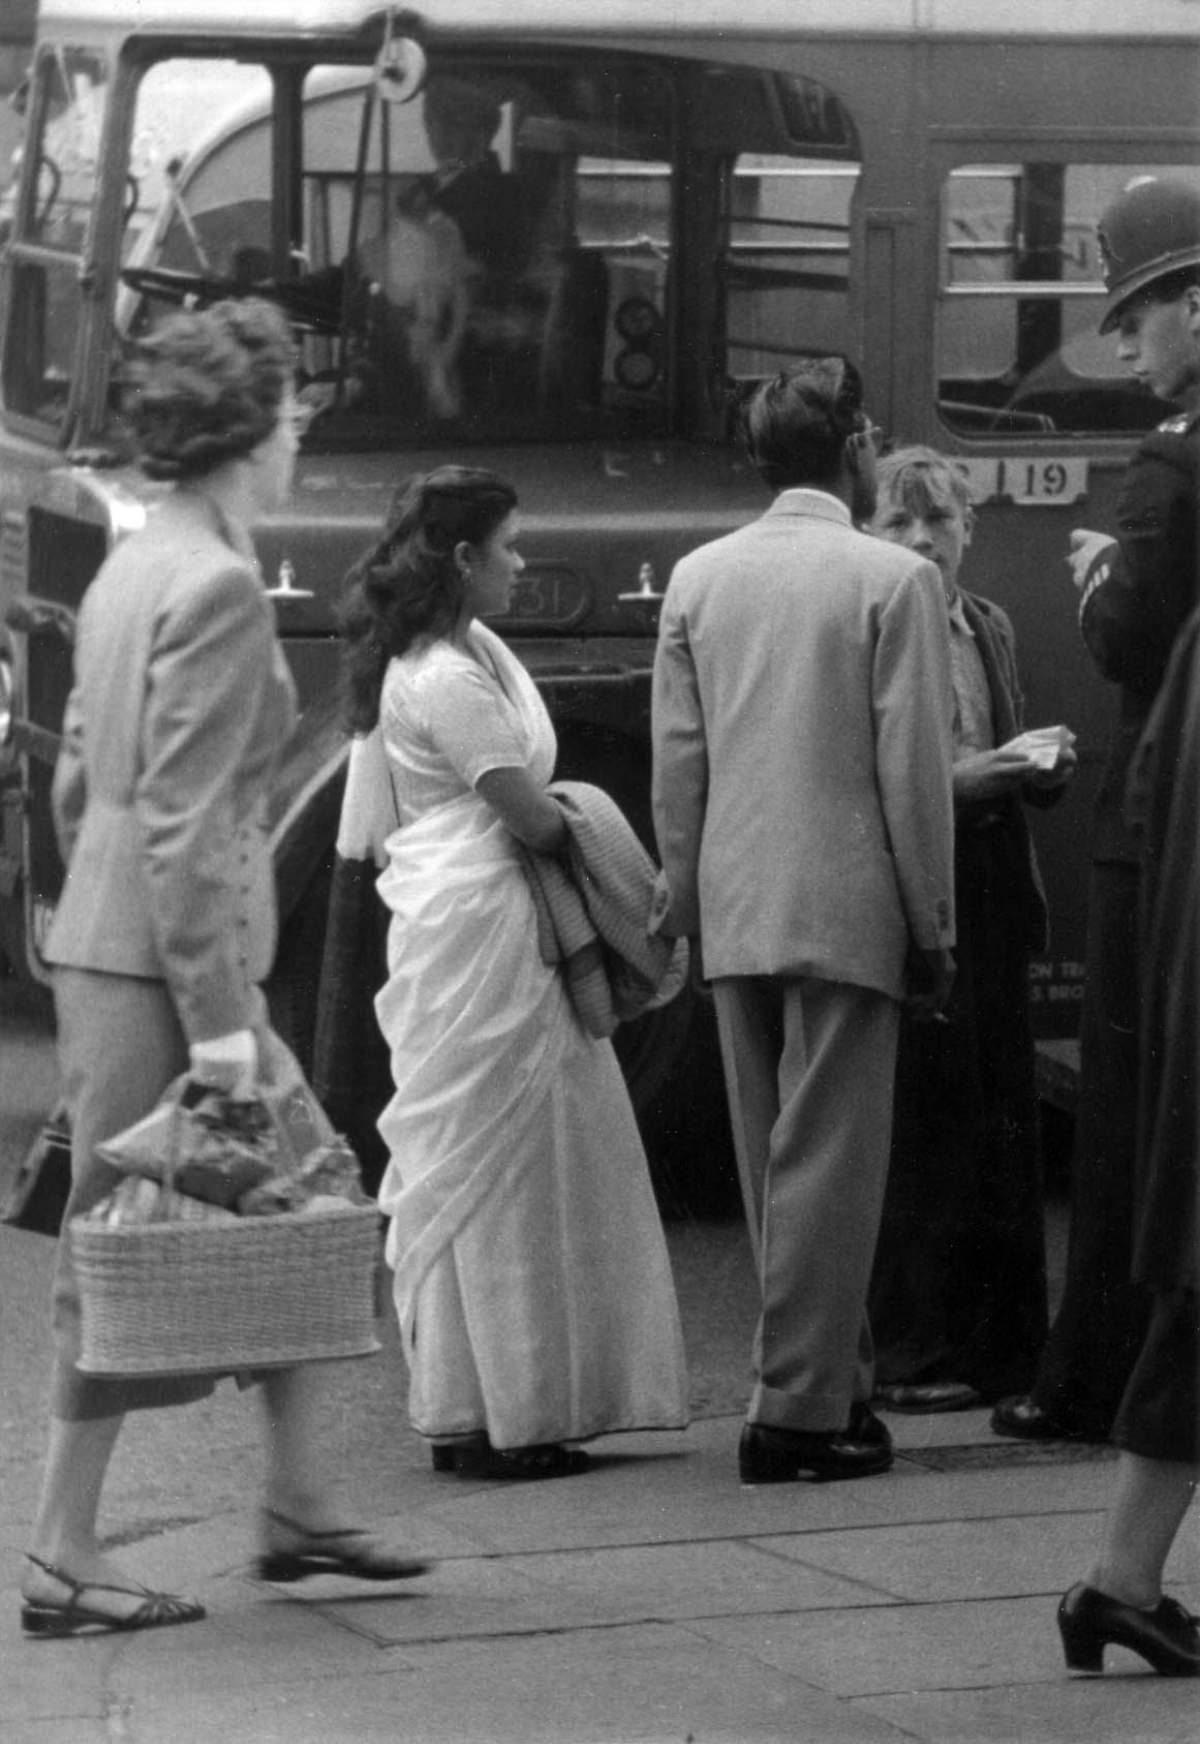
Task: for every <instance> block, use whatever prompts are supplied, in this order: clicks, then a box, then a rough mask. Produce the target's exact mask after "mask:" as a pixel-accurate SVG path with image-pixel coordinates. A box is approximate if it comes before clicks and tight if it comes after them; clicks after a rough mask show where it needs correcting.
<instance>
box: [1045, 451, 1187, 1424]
mask: <svg viewBox="0 0 1200 1744" xmlns="http://www.w3.org/2000/svg"><path fill="white" fill-rule="evenodd" d="M1198 469H1200V420H1198V419H1197V418H1195V417H1193V418H1192V419H1190V420H1189V419H1188V418H1186V417H1178V418H1171V419H1168V420H1167V422H1166V423H1165V424H1161V425H1160V426H1159V427H1158V429H1157V430H1155V431H1153V432H1152V433H1151V434H1150V435H1149V436H1147V437H1146V438H1145V439H1144V441H1143V442H1142V443H1141V445H1140V447H1139V448H1138V450H1137V453H1136V454H1135V455H1134V457H1133V460H1132V461H1131V463H1130V465H1129V469H1128V471H1127V473H1126V475H1125V480H1124V483H1123V486H1122V489H1121V495H1120V499H1119V502H1118V505H1117V543H1116V544H1115V545H1113V546H1109V547H1107V548H1106V549H1105V550H1104V551H1102V552H1101V553H1100V555H1099V556H1098V557H1097V558H1096V560H1095V562H1094V563H1093V566H1092V571H1091V573H1090V575H1089V576H1088V578H1087V581H1086V583H1085V586H1084V591H1083V597H1082V601H1081V604H1080V612H1079V622H1080V629H1081V631H1082V634H1083V639H1084V642H1085V643H1086V645H1087V648H1088V651H1089V653H1090V654H1091V656H1092V659H1093V660H1094V661H1095V663H1096V666H1097V668H1098V669H1099V671H1100V672H1101V674H1102V675H1103V676H1104V677H1105V678H1107V679H1109V680H1110V681H1111V682H1113V683H1115V684H1118V685H1120V687H1121V688H1120V702H1119V713H1118V718H1117V725H1116V730H1115V732H1114V735H1113V739H1112V743H1111V746H1110V749H1109V756H1108V761H1107V764H1106V766H1105V770H1104V774H1103V777H1102V780H1101V785H1100V792H1099V795H1098V797H1097V802H1096V819H1095V837H1094V841H1093V846H1092V860H1093V865H1092V879H1091V888H1090V892H1089V906H1088V938H1087V993H1086V998H1085V1002H1084V1009H1083V1031H1082V1037H1081V1043H1082V1057H1081V1072H1080V1083H1079V1103H1078V1113H1077V1117H1076V1138H1075V1156H1074V1171H1073V1187H1072V1201H1071V1228H1070V1242H1069V1247H1068V1253H1067V1277H1066V1289H1065V1293H1064V1296H1063V1300H1062V1305H1061V1307H1060V1309H1059V1312H1058V1316H1057V1318H1056V1320H1055V1322H1054V1326H1053V1329H1052V1331H1051V1333H1050V1338H1049V1342H1048V1343H1047V1345H1046V1349H1045V1351H1044V1352H1043V1355H1042V1360H1041V1363H1040V1365H1039V1369H1038V1377H1037V1380H1036V1382H1035V1384H1034V1387H1033V1392H1032V1399H1033V1403H1034V1404H1035V1406H1037V1407H1038V1409H1039V1410H1041V1411H1042V1412H1044V1413H1045V1414H1046V1416H1047V1417H1048V1418H1049V1419H1051V1420H1052V1422H1053V1424H1054V1425H1055V1426H1056V1427H1057V1428H1058V1429H1059V1430H1061V1431H1065V1432H1067V1433H1069V1434H1073V1435H1078V1436H1080V1437H1083V1438H1085V1439H1094V1440H1106V1439H1107V1438H1108V1435H1109V1432H1110V1430H1111V1427H1112V1422H1113V1417H1114V1415H1115V1413H1116V1408H1117V1405H1118V1404H1119V1402H1120V1399H1121V1395H1122V1393H1123V1391H1124V1389H1125V1383H1126V1381H1127V1380H1128V1378H1129V1374H1130V1370H1131V1369H1132V1366H1133V1363H1134V1359H1135V1358H1136V1356H1137V1353H1138V1351H1139V1349H1140V1347H1141V1343H1142V1339H1143V1337H1144V1334H1145V1330H1146V1322H1147V1314H1148V1303H1147V1301H1146V1300H1145V1298H1144V1295H1143V1292H1142V1291H1141V1290H1140V1289H1139V1288H1138V1287H1137V1286H1136V1285H1134V1284H1132V1283H1131V1282H1130V1264H1131V1253H1132V1242H1133V1224H1134V1155H1135V1149H1136V1118H1137V1095H1138V1069H1137V1054H1138V1041H1137V1030H1138V1012H1139V999H1138V978H1137V977H1138V971H1137V951H1136V937H1137V915H1138V842H1137V839H1136V837H1135V835H1134V834H1133V832H1132V830H1131V829H1130V827H1129V824H1128V822H1127V821H1126V817H1125V789H1126V781H1127V777H1128V772H1129V767H1130V762H1131V759H1132V757H1133V753H1134V751H1135V749H1136V747H1137V744H1138V741H1139V739H1140V737H1141V734H1142V730H1143V728H1144V727H1145V724H1146V719H1147V716H1148V715H1149V713H1150V710H1151V707H1152V706H1153V703H1154V699H1155V696H1156V694H1157V692H1158V689H1159V686H1160V685H1161V683H1162V679H1163V674H1164V673H1165V671H1166V668H1167V662H1168V660H1169V659H1170V656H1171V650H1172V647H1173V646H1174V643H1175V640H1176V637H1177V636H1178V634H1179V631H1180V629H1181V627H1182V625H1183V624H1184V622H1185V621H1186V619H1187V618H1188V616H1189V615H1190V613H1191V611H1192V608H1193V606H1194V605H1195V604H1196V603H1197V545H1196V505H1197V485H1196V481H1197V473H1198Z"/></svg>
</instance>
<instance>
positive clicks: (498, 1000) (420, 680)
mask: <svg viewBox="0 0 1200 1744" xmlns="http://www.w3.org/2000/svg"><path fill="white" fill-rule="evenodd" d="M381 729H382V744H383V748H384V751H385V754H386V759H387V764H388V769H389V772H390V776H391V780H392V783H393V788H394V794H395V798H396V802H397V806H398V810H399V815H400V818H401V824H400V827H399V828H398V829H396V830H394V831H393V832H392V833H391V834H390V835H389V836H388V838H387V841H386V851H387V860H388V863H387V866H386V869H385V870H384V872H383V874H382V876H381V877H380V879H379V885H378V888H379V892H380V895H381V896H382V897H383V900H384V902H385V903H386V904H387V907H388V908H389V910H390V912H391V922H390V927H389V934H388V980H387V983H386V985H385V986H384V987H383V989H382V990H381V992H380V993H379V995H378V998H377V1000H376V1012H377V1015H378V1018H379V1022H380V1026H381V1028H382V1031H383V1033H384V1036H385V1038H386V1039H387V1042H388V1045H389V1048H390V1050H391V1061H392V1072H393V1079H394V1083H395V1094H394V1096H393V1097H392V1100H391V1102H390V1103H389V1104H388V1106H387V1108H386V1109H385V1111H384V1113H383V1115H382V1116H381V1118H380V1122H379V1130H380V1132H381V1134H382V1136H383V1138H384V1140H385V1142H386V1144H387V1146H388V1151H389V1156H390V1162H389V1165H388V1168H387V1170H386V1172H385V1175H384V1178H383V1182H382V1185H381V1188H380V1194H379V1202H380V1205H381V1207H382V1209H383V1210H384V1211H385V1212H386V1213H387V1215H388V1216H389V1217H390V1219H391V1225H390V1229H389V1233H388V1243H387V1253H388V1259H389V1262H390V1263H391V1265H392V1267H393V1270H394V1273H395V1300H396V1308H397V1313H398V1316H399V1321H400V1326H401V1330H402V1335H403V1341H404V1348H405V1353H406V1356H407V1358H408V1361H409V1365H410V1370H411V1391H410V1412H411V1415H412V1419H413V1422H414V1424H415V1426H416V1427H417V1428H418V1429H419V1430H420V1431H422V1432H423V1433H424V1434H427V1435H431V1436H451V1435H456V1434H467V1433H471V1432H473V1431H478V1430H486V1432H487V1434H488V1435H489V1437H490V1439H491V1441H492V1443H493V1445H494V1446H497V1447H517V1446H525V1445H529V1444H532V1443H536V1442H544V1441H563V1440H572V1439H583V1438H586V1437H589V1436H593V1435H597V1434H601V1433H603V1432H605V1431H611V1430H619V1429H626V1428H634V1427H681V1426H682V1425H683V1424H684V1422H685V1421H686V1417H687V1407H686V1379H685V1372H684V1364H683V1354H682V1340H681V1336H680V1329H679V1320H678V1312H677V1308H676V1303H675V1295H674V1288H673V1284H672V1279H671V1272H670V1264H669V1260H668V1257H667V1252H666V1246H665V1242H664V1240H663V1234H662V1228H661V1224H660V1221H659V1217H658V1211H657V1207H656V1205H655V1202H654V1196H653V1192H652V1188H651V1185H650V1179H649V1173H648V1170H647V1166H646V1160H645V1156H644V1153H643V1151H642V1147H641V1141H640V1138H639V1135H638V1131H637V1126H636V1123H635V1121H634V1117H633V1112H632V1109H631V1107H630V1104H629V1098H628V1094H627V1091H626V1089H625V1084H624V1080H623V1078H622V1076H621V1072H620V1068H619V1066H618V1064H617V1061H616V1057H615V1055H614V1054H613V1052H612V1048H611V1046H610V1045H609V1044H608V1043H607V1042H605V1041H601V1040H597V1039H594V1038H592V1037H590V1036H588V1035H586V1034H585V1033H584V1031H583V1029H582V1028H581V1026H580V1024H579V1022H578V1020H577V1019H576V1017H575V1015H574V1013H573V1011H572V1009H571V1006H570V1003H569V1001H568V998H567V994H566V991H565V987H564V983H563V980H562V977H561V976H560V975H559V974H558V973H557V972H556V971H555V970H553V969H552V968H550V967H549V966H548V965H547V964H546V963H544V962H543V960H542V956H541V953H540V951H539V949H538V937H537V923H536V917H535V911H534V905H533V899H532V896H531V894H530V890H529V886H528V883H527V881H526V877H525V874H524V872H523V870H522V864H521V859H520V850H519V847H518V844H517V842H516V841H515V839H514V838H513V836H512V835H511V834H510V832H509V831H508V829H507V828H506V826H505V825H504V824H503V822H502V821H501V819H500V818H499V816H498V815H497V814H496V813H495V812H494V811H493V810H492V809H491V807H490V806H488V805H487V804H486V802H485V801H484V800H482V799H481V798H480V797H479V796H478V794H477V793H476V792H475V791H474V788H473V786H472V785H471V783H473V782H474V781H475V780H477V779H478V777H479V775H480V774H481V773H483V772H484V771H485V770H486V769H488V768H496V767H506V766H507V767H511V766H512V765H513V764H514V763H516V762H520V763H522V764H524V766H525V767H527V768H528V769H529V770H530V772H531V773H532V774H533V775H534V777H535V779H537V780H538V781H539V782H541V783H542V784H543V785H544V784H545V783H546V782H547V781H548V780H549V778H550V775H551V773H552V771H553V765H554V757H555V750H556V747H555V741H554V732H553V728H552V726H551V723H550V720H549V717H548V715H547V714H546V711H545V708H544V706H543V704H542V702H541V699H540V697H539V696H538V694H537V691H536V689H535V687H534V685H533V683H532V681H531V680H530V679H529V677H528V675H527V674H526V673H525V671H524V669H523V668H522V667H521V666H520V664H519V663H518V662H517V661H516V659H515V657H514V656H512V655H511V654H510V653H509V652H508V650H507V649H506V648H505V647H504V645H503V643H501V642H500V641H499V639H498V638H497V637H495V636H493V635H492V634H491V633H490V632H488V631H487V630H485V629H483V627H482V626H480V625H473V626H472V628H471V630H470V632H469V635H468V641H467V646H466V648H465V649H460V648H456V647H454V646H453V645H451V644H448V643H444V642H441V643H434V644H432V645H430V646H429V647H427V648H425V649H423V650H420V651H415V652H413V653H411V654H409V655H407V656H405V657H404V659H402V660H394V661H393V662H392V665H391V668H390V669H389V672H388V676H387V679H386V681H385V686H384V696H383V707H382V713H381Z"/></svg>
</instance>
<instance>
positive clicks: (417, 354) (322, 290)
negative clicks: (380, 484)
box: [118, 61, 674, 442]
mask: <svg viewBox="0 0 1200 1744" xmlns="http://www.w3.org/2000/svg"><path fill="white" fill-rule="evenodd" d="M191 70H192V69H191V67H190V64H189V63H182V62H179V61H173V62H164V63H161V64H159V65H157V66H155V67H153V68H151V69H150V70H149V71H148V72H147V74H146V76H145V78H144V79H143V81H142V87H141V92H140V97H139V114H144V115H146V116H147V117H149V116H151V115H154V114H156V113H158V112H159V111H160V110H161V109H162V107H163V98H164V94H165V93H167V92H168V91H170V90H171V89H173V88H176V87H177V86H178V85H179V83H180V80H181V78H182V80H183V82H184V83H186V82H187V80H188V79H189V78H190V77H191ZM255 70H257V71H259V72H260V76H262V75H261V70H260V69H255ZM247 71H248V69H246V68H245V67H242V68H240V69H239V73H240V75H241V85H242V91H241V96H240V102H239V104H238V106H237V107H234V108H232V109H231V110H230V111H229V112H228V113H227V118H226V119H225V121H224V122H222V123H220V124H219V125H218V126H217V127H216V128H215V129H213V128H210V131H209V134H208V137H207V139H205V140H204V141H203V142H201V143H200V144H199V145H198V146H197V147H196V148H195V149H194V150H193V151H192V153H191V155H190V156H187V157H185V158H184V159H183V160H182V161H177V162H176V163H174V164H173V165H170V166H167V167H168V168H169V169H170V172H171V173H170V174H169V175H168V176H166V178H165V183H164V185H165V194H166V197H165V198H164V199H163V201H162V203H161V206H160V210H159V213H158V216H157V219H156V221H155V222H154V223H153V224H152V225H151V226H150V227H149V228H148V229H144V230H143V231H141V233H140V234H139V236H138V238H137V240H136V242H135V244H134V246H133V249H132V252H130V253H128V254H127V256H126V271H125V273H124V278H125V283H126V291H125V293H124V299H123V302H122V304H121V305H120V306H119V308H118V325H119V326H120V327H121V328H122V330H123V331H124V332H125V333H126V334H127V335H128V334H131V333H136V332H137V331H138V330H139V329H140V327H141V326H142V325H144V324H145V323H146V322H147V321H148V320H150V319H153V318H154V317H155V316H156V314H157V313H159V312H160V309H159V308H156V307H155V305H156V303H160V301H161V299H162V298H163V297H166V298H168V299H170V300H176V301H177V300H180V299H181V298H183V297H186V296H196V297H200V298H202V299H205V298H210V297H211V296H213V295H216V294H219V292H220V291H221V290H222V289H225V290H227V291H232V292H233V293H234V294H244V293H245V292H247V291H248V290H252V289H254V288H255V287H256V286H257V287H264V288H265V290H266V293H267V294H272V295H276V296H278V297H279V299H280V300H281V301H282V302H283V303H284V305H285V307H286V308H287V309H288V311H289V313H290V314H291V315H292V316H293V318H294V319H295V320H296V322H297V325H298V327H299V329H300V332H301V344H302V353H303V383H304V392H305V397H306V399H307V400H308V401H309V402H310V404H311V405H313V406H314V407H316V408H317V409H318V411H319V412H320V414H321V424H322V429H323V432H324V434H325V435H327V436H330V437H335V436H337V435H339V434H340V435H342V436H344V437H346V438H349V439H359V440H370V441H372V442H375V441H379V440H381V439H385V438H386V437H387V436H389V435H391V436H394V437H399V438H403V437H404V436H405V435H407V434H412V435H420V436H423V437H424V436H428V435H429V433H430V432H431V430H433V431H436V432H437V433H438V434H439V435H440V436H443V437H449V436H461V437H463V438H464V439H470V438H474V437H479V436H487V437H488V438H490V439H492V440H496V439H503V438H505V437H513V438H516V439H519V438H524V437H530V436H537V435H541V434H543V433H546V432H549V431H553V430H555V429H558V428H562V427H563V426H564V425H567V424H569V426H570V428H571V430H572V431H573V432H574V433H578V432H579V430H580V428H581V425H582V427H584V428H587V427H588V425H589V424H590V425H593V426H595V427H597V428H603V429H607V430H611V429H617V430H625V431H630V432H634V431H636V432H653V431H654V430H655V429H656V428H658V427H660V426H661V424H662V422H663V419H664V417H665V408H666V403H667V370H666V367H665V357H666V346H665V344H664V329H665V324H666V320H667V313H666V312H667V309H668V305H669V294H668V285H669V277H670V270H671V258H672V235H673V201H674V180H673V174H672V167H671V166H672V154H673V120H672V94H671V87H670V84H669V82H668V81H667V80H666V79H664V78H663V77H661V76H660V75H659V74H658V73H657V72H656V71H654V70H653V69H647V68H644V67H639V68H629V69H625V70H618V71H613V70H612V69H611V68H609V69H606V70H604V71H603V72H601V71H599V70H593V69H589V68H586V67H583V68H581V67H579V66H573V67H569V68H568V67H554V66H547V65H546V64H544V63H542V64H531V65H529V66H528V67H520V66H517V67H514V66H513V64H512V63H511V62H509V61H506V62H505V64H504V65H503V66H502V67H501V66H497V65H488V64H486V63H483V62H480V63H470V64H464V63H461V62H456V63H454V65H453V67H452V68H451V69H448V70H444V71H442V70H437V69H435V70H433V71H432V72H431V73H430V76H429V77H428V80H427V81H426V83H425V86H424V88H423V90H422V91H421V93H420V95H419V96H417V97H416V98H415V99H414V100H413V101H411V102H407V103H403V104H394V103H392V104H389V103H386V102H384V101H381V100H380V99H379V97H378V95H377V91H376V81H375V80H374V78H373V76H372V72H371V70H370V69H369V68H351V67H346V66H323V67H316V68H312V69H310V70H309V71H308V72H307V74H306V76H305V78H304V80H303V86H302V91H301V101H300V103H299V107H298V114H299V117H300V125H299V130H298V132H299V138H298V150H299V164H298V165H297V166H296V170H297V174H296V178H295V179H296V183H297V185H298V187H299V190H300V192H299V202H298V212H297V214H296V217H297V220H298V223H297V231H298V233H297V234H294V235H293V236H291V237H289V238H286V239H285V241H286V254H285V257H284V258H282V259H281V258H280V247H279V240H278V238H277V237H274V236H273V216H274V215H273V207H272V188H273V186H275V185H276V184H275V183H273V181H272V150H273V146H274V144H275V141H276V140H277V139H278V137H279V136H278V133H277V132H275V131H273V129H272V126H271V107H270V103H269V101H268V100H267V99H266V98H265V97H260V98H258V99H256V98H255V96H254V94H253V92H251V94H250V97H249V100H248V101H247V98H246V74H247ZM209 113H210V115H211V109H210V111H209Z"/></svg>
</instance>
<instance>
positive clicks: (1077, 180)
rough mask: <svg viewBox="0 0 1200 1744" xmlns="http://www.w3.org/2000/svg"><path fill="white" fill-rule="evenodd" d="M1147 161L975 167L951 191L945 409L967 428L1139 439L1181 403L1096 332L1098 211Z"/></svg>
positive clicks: (942, 380)
mask: <svg viewBox="0 0 1200 1744" xmlns="http://www.w3.org/2000/svg"><path fill="white" fill-rule="evenodd" d="M1171 174H1175V175H1178V174H1179V168H1178V166H1175V167H1174V169H1172V168H1171V167H1169V166H1151V165H1148V164H1138V165H1131V164H1063V163H1034V162H1030V163H1020V164H1013V163H1007V164H974V165H970V166H966V167H964V168H962V169H957V170H955V171H954V172H953V173H952V175H951V176H950V178H949V180H948V182H947V183H946V186H945V189H944V193H943V229H942V254H943V271H942V288H941V295H940V311H939V323H938V402H939V410H940V413H941V416H942V418H943V420H944V421H945V423H946V424H947V425H949V427H950V428H951V429H952V430H955V431H957V432H959V433H960V434H962V435H968V436H970V435H976V436H979V435H983V436H988V437H996V438H1001V437H1003V438H1010V439H1018V440H1019V439H1025V440H1028V438H1029V437H1030V436H1036V435H1046V436H1054V435H1060V434H1061V435H1072V436H1079V435H1094V436H1099V435H1105V436H1109V435H1128V434H1134V433H1137V432H1139V431H1143V430H1147V429H1150V428H1152V427H1153V426H1154V425H1155V424H1157V423H1159V422H1161V420H1162V419H1163V418H1165V417H1167V416H1168V415H1169V413H1170V410H1171V408H1170V407H1168V406H1166V405H1164V404H1163V402H1162V401H1160V400H1157V399H1155V398H1154V397H1153V396H1152V395H1150V394H1149V393H1148V392H1146V391H1145V390H1144V389H1142V388H1141V387H1140V386H1139V385H1138V384H1137V383H1136V382H1134V381H1132V380H1131V379H1130V377H1129V376H1128V374H1127V373H1126V372H1125V371H1124V369H1123V368H1122V366H1121V364H1120V362H1119V361H1118V359H1117V356H1116V353H1115V349H1114V347H1113V345H1112V343H1111V341H1109V340H1106V339H1103V338H1101V336H1100V334H1099V333H1098V332H1097V327H1098V325H1099V315H1100V308H1101V299H1102V297H1103V294H1104V292H1103V285H1102V282H1101V273H1100V262H1099V259H1098V256H1097V251H1096V234H1095V224H1096V216H1097V214H1098V213H1099V212H1101V211H1102V210H1103V208H1104V207H1105V205H1107V203H1108V202H1109V201H1110V200H1111V199H1113V198H1114V196H1115V195H1116V194H1118V193H1119V192H1120V191H1121V189H1122V188H1123V187H1125V186H1126V185H1127V184H1128V183H1129V182H1130V181H1131V180H1133V179H1134V178H1135V177H1136V176H1146V175H1171Z"/></svg>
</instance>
